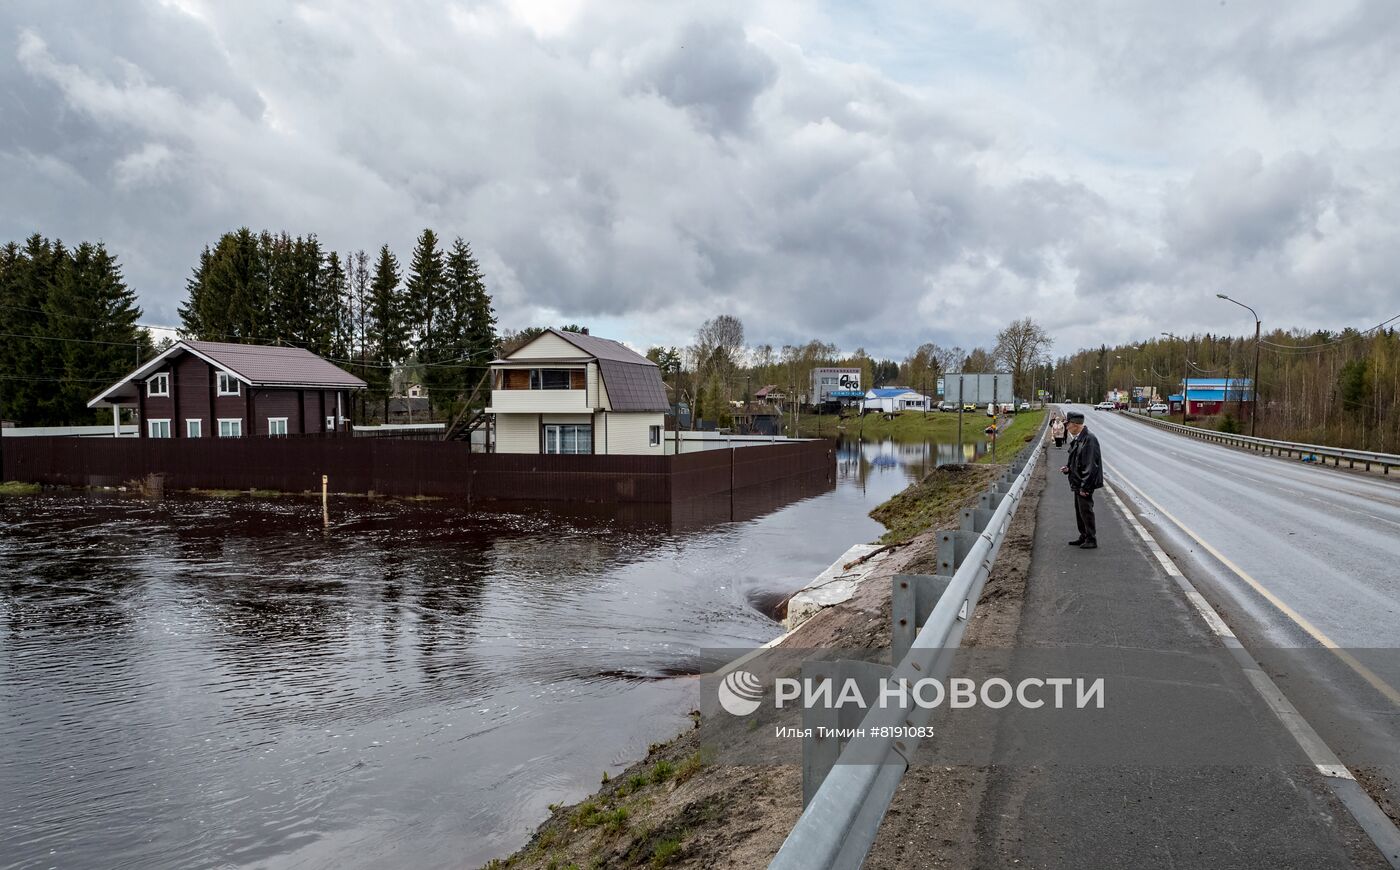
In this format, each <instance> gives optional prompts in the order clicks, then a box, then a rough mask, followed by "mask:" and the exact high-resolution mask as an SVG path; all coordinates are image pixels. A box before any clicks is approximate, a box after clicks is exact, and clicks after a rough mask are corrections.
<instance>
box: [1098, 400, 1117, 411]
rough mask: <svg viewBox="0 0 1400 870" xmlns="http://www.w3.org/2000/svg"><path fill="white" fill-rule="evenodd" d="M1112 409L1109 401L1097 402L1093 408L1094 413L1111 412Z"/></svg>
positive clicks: (1112, 406)
mask: <svg viewBox="0 0 1400 870" xmlns="http://www.w3.org/2000/svg"><path fill="white" fill-rule="evenodd" d="M1113 408H1114V405H1113V403H1112V402H1109V401H1103V402H1099V403H1098V404H1097V405H1095V406H1094V410H1095V411H1112V410H1113Z"/></svg>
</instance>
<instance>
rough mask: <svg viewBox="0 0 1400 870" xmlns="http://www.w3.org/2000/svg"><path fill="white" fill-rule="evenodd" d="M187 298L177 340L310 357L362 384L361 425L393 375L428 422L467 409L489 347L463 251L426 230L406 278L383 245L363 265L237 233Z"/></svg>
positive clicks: (215, 249)
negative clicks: (417, 393)
mask: <svg viewBox="0 0 1400 870" xmlns="http://www.w3.org/2000/svg"><path fill="white" fill-rule="evenodd" d="M186 291H187V295H186V299H185V302H184V304H182V305H181V306H180V321H181V333H182V334H183V335H185V336H186V337H189V338H196V339H204V340H208V341H232V342H244V343H252V344H284V345H290V346H294V347H304V348H306V349H308V350H310V351H312V352H313V353H316V354H319V355H320V356H323V357H325V358H327V359H329V360H331V361H333V362H335V363H337V364H338V365H340V366H341V367H342V368H344V369H346V370H347V371H349V372H351V373H353V374H355V375H357V376H359V377H360V378H362V379H364V381H365V382H366V383H367V384H369V390H368V395H367V396H365V397H363V398H362V401H361V405H360V407H359V408H358V417H359V419H360V420H361V421H364V420H366V419H368V417H369V415H370V411H371V407H370V404H371V403H374V404H380V403H382V405H383V409H384V416H385V418H387V417H388V400H389V396H390V395H391V393H392V392H393V389H394V384H393V383H392V376H393V374H394V373H395V372H396V371H400V372H405V373H406V374H407V376H409V377H413V378H415V379H416V380H417V381H418V382H420V383H421V384H422V385H423V386H424V387H425V388H426V390H427V393H428V397H429V401H430V402H431V403H432V407H433V408H434V409H435V410H437V411H440V412H442V411H448V410H449V409H450V408H452V407H453V406H456V405H460V404H461V403H464V402H467V401H471V400H473V398H472V397H473V395H474V393H475V391H476V388H477V386H478V385H479V384H480V383H481V382H482V378H483V376H484V374H485V372H486V366H487V364H488V363H489V362H490V361H491V359H492V357H493V356H494V355H495V352H496V347H497V336H496V317H495V313H494V311H493V309H492V303H491V296H490V294H489V293H488V292H487V289H486V282H485V278H484V277H483V275H482V271H481V265H480V263H479V262H478V261H477V259H476V257H475V256H474V255H473V254H472V251H471V246H470V245H468V244H467V243H466V242H465V241H464V240H463V239H461V238H460V237H458V238H457V239H455V240H454V241H453V242H452V244H451V245H450V246H449V247H447V248H446V249H444V248H443V245H442V242H441V240H440V239H439V238H438V235H437V233H435V232H434V231H433V230H431V229H425V230H423V232H422V233H421V234H420V235H419V236H418V239H417V242H416V244H415V245H414V248H413V252H412V255H411V257H410V259H409V263H408V268H407V271H406V272H405V270H404V269H403V268H402V266H401V265H400V262H399V259H398V257H397V256H395V254H394V252H393V251H392V250H390V248H389V246H388V245H387V244H386V245H382V246H381V247H380V249H379V252H378V254H377V255H376V256H375V257H374V259H373V262H372V263H371V260H370V256H369V255H368V254H367V253H366V252H365V251H363V250H360V251H353V252H350V253H347V254H345V255H341V254H339V253H337V252H336V251H328V250H325V249H324V248H323V247H322V245H321V243H320V242H319V241H318V240H317V238H316V237H315V236H314V235H308V236H304V237H303V236H297V237H291V236H289V235H288V234H287V233H285V232H284V233H280V234H276V235H274V234H273V233H270V232H267V231H263V232H260V233H254V232H253V231H252V230H250V229H248V228H247V227H243V228H240V229H238V230H234V231H232V232H228V233H225V234H224V235H223V236H222V237H220V238H219V240H218V241H217V242H216V243H215V244H214V245H213V246H211V247H206V248H205V249H204V251H203V252H202V253H201V254H200V257H199V263H198V265H197V266H196V267H195V269H194V272H193V274H192V275H191V277H190V279H189V281H188V282H187V285H186ZM477 403H478V404H480V401H479V399H478V400H477Z"/></svg>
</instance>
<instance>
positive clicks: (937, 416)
mask: <svg viewBox="0 0 1400 870" xmlns="http://www.w3.org/2000/svg"><path fill="white" fill-rule="evenodd" d="M1044 416H1045V412H1044V411H1025V412H1022V413H1020V414H1017V415H1016V416H1015V417H1014V418H1013V422H1012V428H1011V430H1010V431H1011V432H1012V434H1013V435H1014V434H1015V433H1016V432H1020V433H1021V434H1022V435H1024V434H1026V427H1027V426H1029V427H1030V428H1032V429H1033V428H1034V427H1035V426H1037V425H1039V424H1040V421H1041V420H1042V419H1043V418H1044ZM962 418H963V431H962V440H963V443H969V442H975V441H981V440H982V439H983V438H984V437H985V436H984V435H983V434H982V430H983V429H985V428H986V427H987V423H989V422H990V421H989V420H988V418H987V415H986V414H985V413H984V412H981V411H979V412H977V413H975V414H974V413H965V414H963V415H962ZM799 432H800V433H801V435H802V436H803V437H805V438H815V437H821V438H832V437H835V436H836V435H837V434H843V435H850V436H858V437H862V438H871V439H885V438H893V439H894V440H896V441H942V442H945V443H947V442H954V441H957V440H958V415H957V414H947V413H942V412H938V411H930V412H929V413H928V415H927V416H925V415H923V414H920V413H916V412H906V413H903V414H897V415H895V417H894V418H893V419H885V418H884V417H881V416H880V415H878V414H867V415H866V416H864V417H848V418H847V419H845V420H842V419H840V418H838V417H836V416H833V415H825V416H816V415H810V416H806V417H803V418H802V420H801V425H800V426H799Z"/></svg>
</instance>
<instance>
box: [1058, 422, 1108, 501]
mask: <svg viewBox="0 0 1400 870" xmlns="http://www.w3.org/2000/svg"><path fill="white" fill-rule="evenodd" d="M1065 464H1066V465H1068V466H1069V485H1070V487H1071V488H1072V489H1074V490H1075V491H1076V492H1078V491H1079V490H1081V489H1082V490H1086V491H1088V492H1093V491H1094V490H1096V489H1102V488H1103V457H1102V456H1101V455H1100V454H1099V439H1097V438H1095V437H1094V433H1093V432H1090V431H1089V429H1088V428H1087V427H1086V428H1084V429H1081V430H1080V432H1079V437H1078V438H1075V439H1074V440H1073V441H1071V442H1070V443H1069V460H1068V461H1067V462H1066V463H1065Z"/></svg>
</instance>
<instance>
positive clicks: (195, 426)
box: [185, 420, 204, 438]
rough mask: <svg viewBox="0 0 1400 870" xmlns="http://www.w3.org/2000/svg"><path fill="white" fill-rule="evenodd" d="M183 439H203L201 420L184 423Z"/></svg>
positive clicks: (202, 423) (202, 422)
mask: <svg viewBox="0 0 1400 870" xmlns="http://www.w3.org/2000/svg"><path fill="white" fill-rule="evenodd" d="M185 437H186V438H203V437H204V421H203V420H186V421H185Z"/></svg>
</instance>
